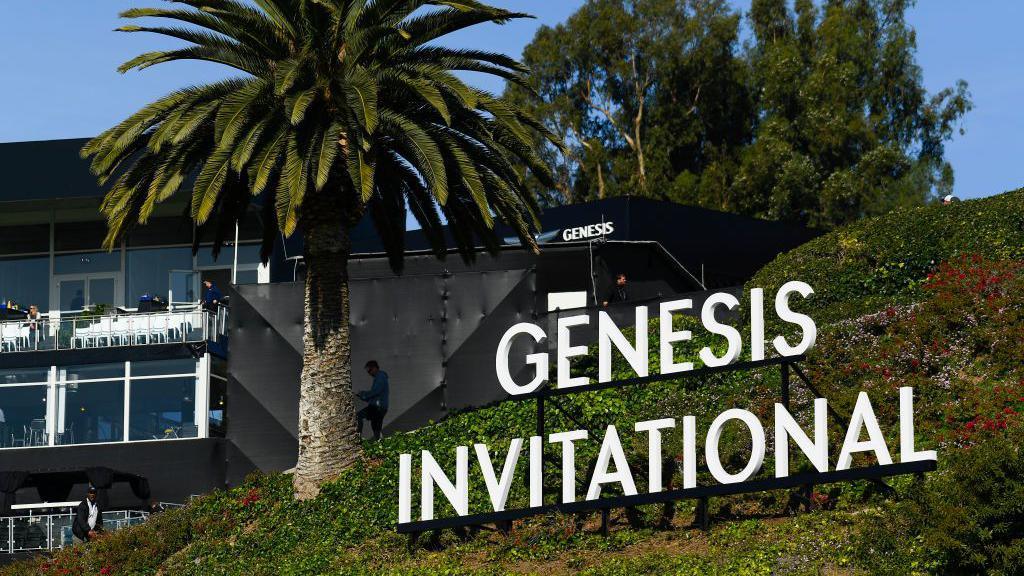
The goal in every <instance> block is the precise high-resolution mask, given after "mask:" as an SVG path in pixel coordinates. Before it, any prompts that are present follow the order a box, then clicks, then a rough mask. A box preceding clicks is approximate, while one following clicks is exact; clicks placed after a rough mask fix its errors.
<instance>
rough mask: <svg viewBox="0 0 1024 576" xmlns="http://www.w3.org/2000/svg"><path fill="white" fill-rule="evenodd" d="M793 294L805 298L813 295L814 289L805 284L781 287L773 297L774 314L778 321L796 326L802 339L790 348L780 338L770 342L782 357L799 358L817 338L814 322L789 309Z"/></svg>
mask: <svg viewBox="0 0 1024 576" xmlns="http://www.w3.org/2000/svg"><path fill="white" fill-rule="evenodd" d="M794 292H797V293H799V294H800V295H801V296H803V297H804V298H807V297H808V296H810V295H811V294H814V289H812V288H811V287H810V285H808V284H807V283H806V282H799V281H793V282H786V283H785V284H783V285H782V288H779V293H778V294H776V295H775V313H776V314H778V316H779V319H781V320H783V321H785V322H789V323H790V324H796V325H797V326H800V329H801V330H802V331H803V338H802V339H801V340H800V343H799V344H797V345H796V346H790V345H789V344H788V343H787V342H786V339H785V338H783V337H782V336H776V337H775V340H772V343H773V344H775V349H776V350H778V351H779V354H782V355H783V356H799V355H800V354H803V353H804V352H807V351H808V350H810V349H811V347H812V346H814V341H815V340H816V339H817V338H818V328H817V327H816V326H815V325H814V320H813V319H812V318H811V317H810V316H807V315H806V314H800V313H797V312H793V311H792V310H790V309H789V297H790V296H791V295H792V294H793V293H794Z"/></svg>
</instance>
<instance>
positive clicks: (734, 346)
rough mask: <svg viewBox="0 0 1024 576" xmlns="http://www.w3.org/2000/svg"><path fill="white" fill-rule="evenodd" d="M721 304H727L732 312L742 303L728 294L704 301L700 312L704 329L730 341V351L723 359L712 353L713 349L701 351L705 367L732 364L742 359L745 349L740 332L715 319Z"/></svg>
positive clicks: (719, 293)
mask: <svg viewBox="0 0 1024 576" xmlns="http://www.w3.org/2000/svg"><path fill="white" fill-rule="evenodd" d="M719 304H725V307H726V308H728V309H729V310H732V309H733V308H735V307H737V306H739V305H740V301H739V300H737V299H736V297H735V296H733V295H732V294H729V293H728V292H718V293H716V294H712V295H711V296H710V297H708V299H707V300H705V301H704V307H703V308H702V309H701V312H700V319H701V322H703V323H704V328H706V329H707V331H708V332H711V333H712V334H718V335H719V336H725V339H726V340H728V341H729V349H728V350H727V351H726V352H725V356H722V357H721V358H718V357H716V356H715V355H714V353H712V352H711V348H709V347H707V346H705V347H704V348H703V349H702V350H701V351H700V359H701V361H703V362H704V365H705V366H711V367H714V366H727V365H729V364H732V363H733V362H735V361H736V359H737V358H739V357H740V351H741V350H742V349H743V338H742V337H741V336H740V331H739V330H737V329H735V328H733V327H732V326H729V325H728V324H722V323H720V322H719V321H718V320H716V319H715V308H717V307H718V305H719Z"/></svg>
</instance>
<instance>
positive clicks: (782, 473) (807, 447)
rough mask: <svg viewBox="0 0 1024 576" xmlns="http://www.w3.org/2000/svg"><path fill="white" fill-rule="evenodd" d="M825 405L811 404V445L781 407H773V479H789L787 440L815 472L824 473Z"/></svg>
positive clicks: (778, 405)
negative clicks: (791, 442) (812, 417)
mask: <svg viewBox="0 0 1024 576" xmlns="http://www.w3.org/2000/svg"><path fill="white" fill-rule="evenodd" d="M827 410H828V401H827V400H825V399H824V398H816V399H815V400H814V442H811V439H810V438H808V437H807V434H805V433H804V431H803V429H802V428H800V425H799V424H797V422H796V420H795V419H794V418H793V416H792V415H791V414H790V413H789V410H786V407H785V406H783V405H782V404H778V403H776V404H775V477H776V478H785V477H786V476H789V439H790V438H792V439H793V440H795V441H796V445H797V446H799V447H800V450H802V451H803V453H804V454H806V455H807V458H808V459H810V461H811V464H814V467H815V468H816V469H817V470H818V472H828V420H827V417H828V414H827Z"/></svg>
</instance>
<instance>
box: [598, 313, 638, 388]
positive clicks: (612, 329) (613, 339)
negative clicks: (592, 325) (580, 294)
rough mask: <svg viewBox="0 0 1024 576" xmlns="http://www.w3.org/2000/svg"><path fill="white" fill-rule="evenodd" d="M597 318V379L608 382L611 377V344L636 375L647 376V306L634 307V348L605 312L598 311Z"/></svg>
mask: <svg viewBox="0 0 1024 576" xmlns="http://www.w3.org/2000/svg"><path fill="white" fill-rule="evenodd" d="M597 318H598V319H597V340H598V345H597V362H598V369H597V381H598V382H609V381H611V379H612V344H615V347H616V348H618V350H619V352H620V353H621V354H622V357H623V358H625V359H626V361H627V362H629V365H630V366H632V367H633V372H636V375H637V376H640V377H644V376H647V373H648V366H647V307H646V306H637V308H636V323H635V324H634V326H636V347H635V348H634V347H633V346H632V345H631V344H630V343H629V340H626V337H625V336H623V335H622V332H621V331H620V330H619V327H618V326H616V325H615V322H613V321H612V319H611V316H609V315H608V313H607V312H605V311H603V310H602V311H600V312H598V313H597Z"/></svg>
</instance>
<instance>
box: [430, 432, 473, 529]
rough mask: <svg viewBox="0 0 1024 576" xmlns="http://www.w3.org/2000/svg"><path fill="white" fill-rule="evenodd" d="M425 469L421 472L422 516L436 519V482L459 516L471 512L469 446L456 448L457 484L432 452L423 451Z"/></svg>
mask: <svg viewBox="0 0 1024 576" xmlns="http://www.w3.org/2000/svg"><path fill="white" fill-rule="evenodd" d="M422 458H423V462H422V464H423V469H422V471H421V474H420V510H421V515H420V517H421V518H422V519H423V520H433V519H434V484H435V483H436V484H437V487H438V488H440V489H441V493H443V494H444V497H445V498H447V499H448V502H450V503H451V505H452V507H453V508H455V513H456V514H458V515H459V516H465V515H467V514H469V447H468V446H459V447H458V448H456V449H455V484H452V482H451V480H449V479H448V476H447V475H445V473H444V470H442V469H441V466H440V465H439V464H438V463H437V460H434V457H433V456H432V455H431V454H430V452H428V451H426V450H424V451H423V453H422Z"/></svg>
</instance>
